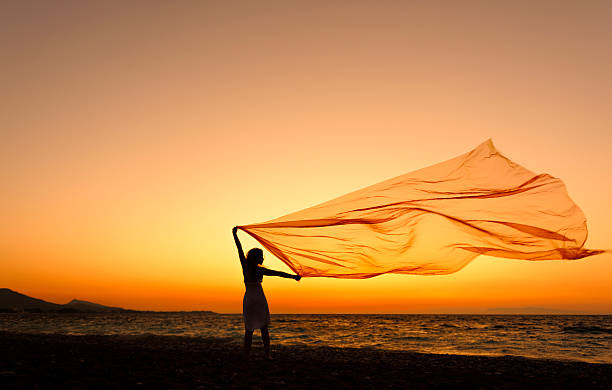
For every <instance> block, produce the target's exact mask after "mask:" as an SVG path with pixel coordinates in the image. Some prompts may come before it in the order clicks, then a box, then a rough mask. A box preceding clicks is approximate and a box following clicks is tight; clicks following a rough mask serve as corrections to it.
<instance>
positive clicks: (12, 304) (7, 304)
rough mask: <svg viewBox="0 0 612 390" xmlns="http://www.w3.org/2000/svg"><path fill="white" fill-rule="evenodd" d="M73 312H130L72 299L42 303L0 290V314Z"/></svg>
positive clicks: (10, 291) (5, 289)
mask: <svg viewBox="0 0 612 390" xmlns="http://www.w3.org/2000/svg"><path fill="white" fill-rule="evenodd" d="M24 311H25V312H74V313H84V312H86V313H106V312H122V311H132V310H126V309H123V308H121V307H110V306H104V305H100V304H98V303H93V302H87V301H80V300H78V299H73V300H72V301H70V302H68V303H66V304H65V305H60V304H57V303H51V302H47V301H43V300H42V299H37V298H32V297H29V296H27V295H24V294H21V293H18V292H17V291H13V290H11V289H8V288H0V312H24Z"/></svg>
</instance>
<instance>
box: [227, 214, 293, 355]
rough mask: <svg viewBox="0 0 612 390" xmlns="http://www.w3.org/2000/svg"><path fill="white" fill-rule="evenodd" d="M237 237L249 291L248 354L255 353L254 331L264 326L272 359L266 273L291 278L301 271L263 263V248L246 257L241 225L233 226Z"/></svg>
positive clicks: (246, 314) (245, 301)
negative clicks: (295, 272) (278, 269)
mask: <svg viewBox="0 0 612 390" xmlns="http://www.w3.org/2000/svg"><path fill="white" fill-rule="evenodd" d="M232 233H233V235H234V241H236V247H237V248H238V256H239V257H240V264H241V265H242V275H243V276H244V285H245V287H246V292H245V293H244V299H243V300H242V319H243V320H244V353H245V355H246V356H247V357H248V356H249V354H250V353H251V343H252V342H253V331H254V330H255V329H261V339H262V341H263V345H264V351H265V353H266V359H270V358H271V357H270V334H269V333H268V324H269V323H270V310H269V309H268V301H266V296H265V295H264V291H263V288H262V287H261V282H262V280H263V277H264V275H266V276H280V277H281V278H289V279H295V280H300V279H301V278H302V277H301V276H300V275H291V274H288V273H286V272H281V271H274V270H271V269H267V268H264V267H262V265H261V264H262V263H263V251H262V250H261V249H259V248H253V249H251V250H249V253H248V254H247V256H246V258H245V257H244V252H243V251H242V245H240V240H239V239H238V227H237V226H236V227H234V228H233V229H232Z"/></svg>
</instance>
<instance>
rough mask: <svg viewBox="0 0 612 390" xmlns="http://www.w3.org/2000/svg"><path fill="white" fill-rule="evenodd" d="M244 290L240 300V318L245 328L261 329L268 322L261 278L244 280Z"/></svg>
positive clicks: (268, 316) (268, 314) (268, 313)
mask: <svg viewBox="0 0 612 390" xmlns="http://www.w3.org/2000/svg"><path fill="white" fill-rule="evenodd" d="M244 285H245V287H246V292H245V293H244V299H243V300H242V319H243V320H244V328H245V329H246V330H255V329H261V328H263V327H264V326H267V325H268V324H269V323H270V310H269V309H268V301H267V300H266V296H265V294H264V291H263V288H262V287H261V279H260V280H259V281H255V282H247V281H245V282H244Z"/></svg>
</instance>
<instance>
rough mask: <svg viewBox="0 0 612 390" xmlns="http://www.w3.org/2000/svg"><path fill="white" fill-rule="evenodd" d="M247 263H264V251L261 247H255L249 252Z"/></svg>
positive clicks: (249, 264)
mask: <svg viewBox="0 0 612 390" xmlns="http://www.w3.org/2000/svg"><path fill="white" fill-rule="evenodd" d="M246 261H247V265H248V266H250V267H253V266H255V265H257V264H261V263H263V251H262V250H261V249H259V248H253V249H251V250H250V251H249V252H248V253H247V257H246Z"/></svg>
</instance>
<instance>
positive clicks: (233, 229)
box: [232, 226, 238, 234]
mask: <svg viewBox="0 0 612 390" xmlns="http://www.w3.org/2000/svg"><path fill="white" fill-rule="evenodd" d="M237 232H238V226H234V227H233V228H232V234H236V233H237Z"/></svg>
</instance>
